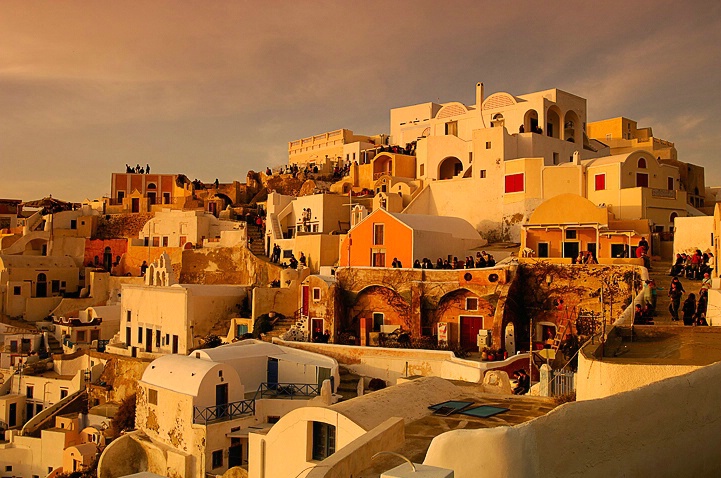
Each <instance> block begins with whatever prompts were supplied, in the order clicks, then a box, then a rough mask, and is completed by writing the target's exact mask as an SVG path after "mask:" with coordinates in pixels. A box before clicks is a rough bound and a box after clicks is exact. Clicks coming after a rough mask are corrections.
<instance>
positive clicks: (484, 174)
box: [481, 169, 486, 179]
mask: <svg viewBox="0 0 721 478" xmlns="http://www.w3.org/2000/svg"><path fill="white" fill-rule="evenodd" d="M485 177H486V170H485V169H481V179H483V178H485Z"/></svg>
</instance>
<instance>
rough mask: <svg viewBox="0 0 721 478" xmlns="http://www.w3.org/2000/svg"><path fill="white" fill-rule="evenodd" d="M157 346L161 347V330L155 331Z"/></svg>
mask: <svg viewBox="0 0 721 478" xmlns="http://www.w3.org/2000/svg"><path fill="white" fill-rule="evenodd" d="M155 347H156V348H160V331H159V330H156V331H155Z"/></svg>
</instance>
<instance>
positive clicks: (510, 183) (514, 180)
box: [506, 173, 524, 193]
mask: <svg viewBox="0 0 721 478" xmlns="http://www.w3.org/2000/svg"><path fill="white" fill-rule="evenodd" d="M523 183H524V173H518V174H508V175H506V193H517V192H522V191H523V190H524V184H523Z"/></svg>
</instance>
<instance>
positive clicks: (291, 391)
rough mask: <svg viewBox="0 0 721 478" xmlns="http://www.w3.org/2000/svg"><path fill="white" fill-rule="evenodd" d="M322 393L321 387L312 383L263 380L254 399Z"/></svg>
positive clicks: (309, 395) (306, 395)
mask: <svg viewBox="0 0 721 478" xmlns="http://www.w3.org/2000/svg"><path fill="white" fill-rule="evenodd" d="M319 394H320V387H318V385H317V384H311V383H268V382H263V383H261V384H260V387H258V391H257V392H255V397H254V399H258V398H268V397H271V398H286V397H288V398H290V399H291V400H292V399H293V398H295V397H305V398H307V397H314V396H316V395H319Z"/></svg>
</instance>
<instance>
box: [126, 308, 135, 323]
mask: <svg viewBox="0 0 721 478" xmlns="http://www.w3.org/2000/svg"><path fill="white" fill-rule="evenodd" d="M132 315H133V313H132V312H131V311H129V310H128V311H127V312H125V319H126V320H127V321H128V322H130V317H132Z"/></svg>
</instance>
